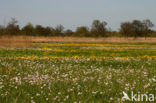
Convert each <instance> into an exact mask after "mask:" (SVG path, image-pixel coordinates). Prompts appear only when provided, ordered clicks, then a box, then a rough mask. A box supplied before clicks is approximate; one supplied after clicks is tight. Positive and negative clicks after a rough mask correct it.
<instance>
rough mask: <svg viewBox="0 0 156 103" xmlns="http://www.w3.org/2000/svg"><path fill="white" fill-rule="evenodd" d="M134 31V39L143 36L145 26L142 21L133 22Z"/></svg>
mask: <svg viewBox="0 0 156 103" xmlns="http://www.w3.org/2000/svg"><path fill="white" fill-rule="evenodd" d="M132 31H133V34H134V37H135V38H136V37H140V36H143V33H144V25H143V23H142V22H141V21H140V20H133V22H132Z"/></svg>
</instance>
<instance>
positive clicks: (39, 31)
mask: <svg viewBox="0 0 156 103" xmlns="http://www.w3.org/2000/svg"><path fill="white" fill-rule="evenodd" d="M35 32H36V35H41V36H48V35H51V34H52V30H51V28H50V27H46V28H45V27H42V26H41V25H36V27H35Z"/></svg>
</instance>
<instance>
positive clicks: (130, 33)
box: [0, 18, 156, 38]
mask: <svg viewBox="0 0 156 103" xmlns="http://www.w3.org/2000/svg"><path fill="white" fill-rule="evenodd" d="M152 27H154V24H153V23H152V22H151V21H150V20H143V21H140V20H133V21H132V22H129V21H128V22H123V23H121V25H120V30H119V31H111V30H110V29H108V28H107V22H106V21H99V20H94V21H93V23H92V26H91V28H89V27H87V26H80V27H77V29H76V31H72V30H70V29H67V30H65V29H64V26H63V25H58V26H56V27H54V28H53V27H49V26H47V27H43V26H42V25H36V26H33V24H31V23H27V25H25V26H24V27H23V28H20V27H19V25H18V21H17V20H16V19H15V18H11V20H10V22H9V23H8V24H7V26H6V27H5V26H3V25H0V36H5V35H9V36H10V35H29V36H79V37H83V36H86V37H106V36H124V37H135V38H136V37H145V38H146V37H148V36H156V35H153V33H154V32H155V31H154V30H152Z"/></svg>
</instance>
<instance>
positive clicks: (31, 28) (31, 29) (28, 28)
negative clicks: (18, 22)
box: [22, 23, 35, 35]
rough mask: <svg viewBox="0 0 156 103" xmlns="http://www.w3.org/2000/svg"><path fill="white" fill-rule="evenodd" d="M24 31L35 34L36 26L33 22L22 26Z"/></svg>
mask: <svg viewBox="0 0 156 103" xmlns="http://www.w3.org/2000/svg"><path fill="white" fill-rule="evenodd" d="M22 32H23V33H24V34H25V35H35V28H34V26H33V25H32V24H31V23H28V24H27V25H26V26H24V27H23V28H22Z"/></svg>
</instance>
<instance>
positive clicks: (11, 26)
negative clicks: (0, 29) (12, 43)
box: [6, 18, 20, 35]
mask: <svg viewBox="0 0 156 103" xmlns="http://www.w3.org/2000/svg"><path fill="white" fill-rule="evenodd" d="M17 23H18V21H17V20H16V19H15V18H11V21H10V22H9V23H8V25H7V27H6V32H7V33H8V34H9V35H17V34H18V33H19V31H20V29H19V25H17Z"/></svg>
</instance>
